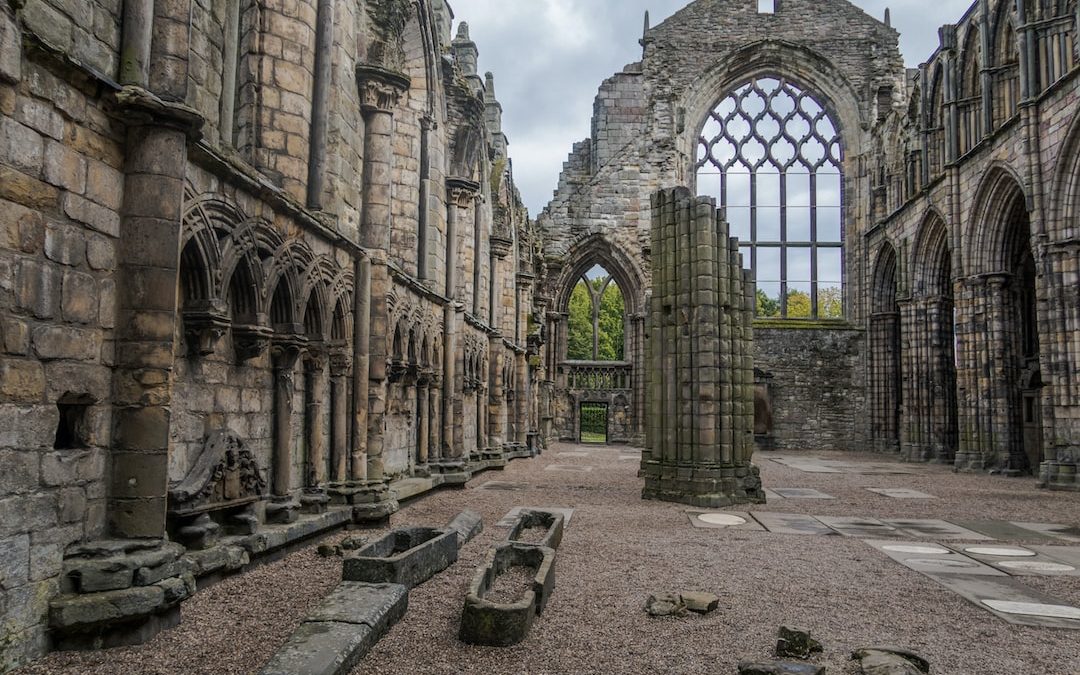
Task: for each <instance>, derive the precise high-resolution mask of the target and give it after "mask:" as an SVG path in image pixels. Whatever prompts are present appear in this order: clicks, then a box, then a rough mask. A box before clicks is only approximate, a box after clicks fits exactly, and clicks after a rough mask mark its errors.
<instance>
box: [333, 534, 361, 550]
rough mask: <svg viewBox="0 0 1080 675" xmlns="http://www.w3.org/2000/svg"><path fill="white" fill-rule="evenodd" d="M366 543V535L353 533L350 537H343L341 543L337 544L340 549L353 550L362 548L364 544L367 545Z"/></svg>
mask: <svg viewBox="0 0 1080 675" xmlns="http://www.w3.org/2000/svg"><path fill="white" fill-rule="evenodd" d="M367 543H368V538H367V537H361V536H360V535H355V536H352V537H345V538H344V539H342V540H341V543H340V544H338V548H340V549H341V550H342V551H355V550H357V549H361V548H364V547H365V546H367Z"/></svg>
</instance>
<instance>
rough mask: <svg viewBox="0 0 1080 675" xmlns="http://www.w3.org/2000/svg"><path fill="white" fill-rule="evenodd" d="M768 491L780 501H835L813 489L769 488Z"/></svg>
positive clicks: (830, 496) (831, 497)
mask: <svg viewBox="0 0 1080 675" xmlns="http://www.w3.org/2000/svg"><path fill="white" fill-rule="evenodd" d="M769 491H770V492H772V493H773V494H776V495H778V496H779V497H780V498H781V499H836V497H833V496H832V495H828V494H825V493H824V492H822V491H821V490H815V489H814V488H769Z"/></svg>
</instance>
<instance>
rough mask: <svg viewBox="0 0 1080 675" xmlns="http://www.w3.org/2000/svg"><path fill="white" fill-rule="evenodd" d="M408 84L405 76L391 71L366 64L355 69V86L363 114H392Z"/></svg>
mask: <svg viewBox="0 0 1080 675" xmlns="http://www.w3.org/2000/svg"><path fill="white" fill-rule="evenodd" d="M410 83H411V82H410V80H409V78H408V77H407V76H405V75H402V74H401V73H396V72H394V71H392V70H387V69H385V68H380V67H378V66H371V65H366V64H361V65H358V66H357V67H356V85H357V87H358V89H359V91H360V107H361V108H363V110H364V112H384V113H391V114H392V113H393V112H394V108H396V107H397V104H398V102H399V101H400V100H401V96H402V94H404V93H405V92H407V91H408V90H409V85H410Z"/></svg>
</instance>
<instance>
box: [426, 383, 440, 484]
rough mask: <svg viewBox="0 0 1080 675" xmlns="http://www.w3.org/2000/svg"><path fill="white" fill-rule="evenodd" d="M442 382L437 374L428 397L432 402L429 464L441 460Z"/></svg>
mask: <svg viewBox="0 0 1080 675" xmlns="http://www.w3.org/2000/svg"><path fill="white" fill-rule="evenodd" d="M441 386H442V381H441V379H440V378H439V376H438V374H435V375H434V376H433V377H432V378H431V385H430V386H429V387H428V396H429V397H430V399H431V400H430V401H429V402H428V417H430V418H431V419H430V421H429V422H428V434H429V438H428V464H431V463H433V462H435V461H438V460H439V452H440V447H441V441H442V423H441V422H442V418H441V417H440V412H441V411H442V390H441V389H440V387H441Z"/></svg>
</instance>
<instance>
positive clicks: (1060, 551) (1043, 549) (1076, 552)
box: [1027, 546, 1080, 567]
mask: <svg viewBox="0 0 1080 675" xmlns="http://www.w3.org/2000/svg"><path fill="white" fill-rule="evenodd" d="M1027 548H1030V549H1031V550H1033V551H1035V552H1037V553H1041V554H1043V555H1045V556H1048V557H1050V558H1053V559H1054V560H1057V561H1059V562H1063V563H1065V564H1067V565H1073V566H1075V567H1080V546H1028V547H1027Z"/></svg>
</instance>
